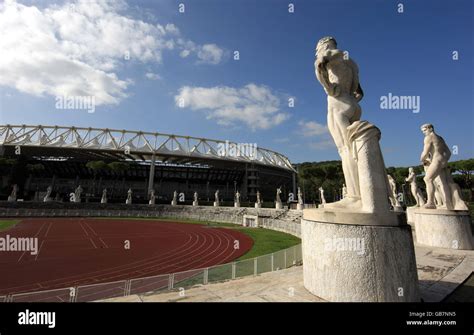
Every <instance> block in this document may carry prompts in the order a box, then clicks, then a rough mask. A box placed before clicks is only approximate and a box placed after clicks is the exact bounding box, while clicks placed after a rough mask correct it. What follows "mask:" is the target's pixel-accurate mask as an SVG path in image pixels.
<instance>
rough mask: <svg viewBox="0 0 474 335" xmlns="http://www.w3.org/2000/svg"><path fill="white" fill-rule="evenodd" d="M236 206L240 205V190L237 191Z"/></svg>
mask: <svg viewBox="0 0 474 335" xmlns="http://www.w3.org/2000/svg"><path fill="white" fill-rule="evenodd" d="M234 207H240V193H239V191H237V192H235V196H234Z"/></svg>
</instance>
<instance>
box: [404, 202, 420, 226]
mask: <svg viewBox="0 0 474 335" xmlns="http://www.w3.org/2000/svg"><path fill="white" fill-rule="evenodd" d="M418 208H420V207H407V212H406V213H407V223H408V224H409V225H410V226H414V225H415V214H414V211H415V210H416V209H418Z"/></svg>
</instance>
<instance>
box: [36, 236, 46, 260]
mask: <svg viewBox="0 0 474 335" xmlns="http://www.w3.org/2000/svg"><path fill="white" fill-rule="evenodd" d="M43 243H44V240H42V241H41V244H40V247H39V250H38V253H37V254H36V257H35V262H36V260H37V259H38V256H39V254H40V252H41V247H42V246H43Z"/></svg>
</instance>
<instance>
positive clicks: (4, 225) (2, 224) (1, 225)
mask: <svg viewBox="0 0 474 335" xmlns="http://www.w3.org/2000/svg"><path fill="white" fill-rule="evenodd" d="M18 222H20V221H19V220H0V231H2V230H7V229H8V228H10V227H13V226H14V225H16V224H17V223H18Z"/></svg>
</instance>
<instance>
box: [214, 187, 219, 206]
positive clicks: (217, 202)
mask: <svg viewBox="0 0 474 335" xmlns="http://www.w3.org/2000/svg"><path fill="white" fill-rule="evenodd" d="M214 198H215V200H214V207H219V205H220V203H219V190H217V191H216V193H214Z"/></svg>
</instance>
